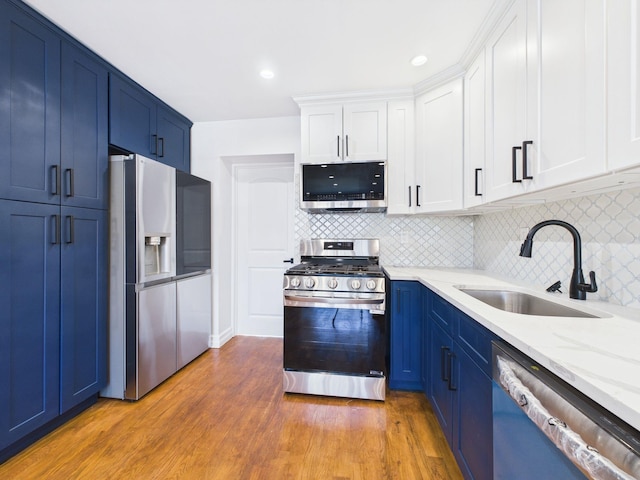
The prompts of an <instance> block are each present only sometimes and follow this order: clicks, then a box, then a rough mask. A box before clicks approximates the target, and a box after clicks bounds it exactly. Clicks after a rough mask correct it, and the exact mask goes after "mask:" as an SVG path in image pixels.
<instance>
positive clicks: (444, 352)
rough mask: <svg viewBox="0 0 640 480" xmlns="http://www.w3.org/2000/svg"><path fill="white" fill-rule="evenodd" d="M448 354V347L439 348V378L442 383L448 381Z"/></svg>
mask: <svg viewBox="0 0 640 480" xmlns="http://www.w3.org/2000/svg"><path fill="white" fill-rule="evenodd" d="M448 352H449V347H445V346H444V345H443V346H441V347H440V378H441V379H442V381H443V382H448V381H449V372H448V370H447V357H448Z"/></svg>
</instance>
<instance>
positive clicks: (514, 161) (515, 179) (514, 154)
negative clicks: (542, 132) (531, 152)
mask: <svg viewBox="0 0 640 480" xmlns="http://www.w3.org/2000/svg"><path fill="white" fill-rule="evenodd" d="M518 150H522V147H519V146H516V147H511V181H512V182H513V183H521V182H522V180H518V175H517V174H516V168H517V159H516V157H517V152H518Z"/></svg>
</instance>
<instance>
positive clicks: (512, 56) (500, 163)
mask: <svg viewBox="0 0 640 480" xmlns="http://www.w3.org/2000/svg"><path fill="white" fill-rule="evenodd" d="M486 55H487V73H488V81H489V90H488V99H487V100H488V104H487V110H488V111H487V118H488V122H487V157H486V161H485V168H486V171H485V187H486V195H485V196H486V198H485V200H486V201H493V200H499V199H502V198H507V197H511V196H514V195H518V194H521V193H523V192H524V191H525V186H526V185H527V183H529V182H528V181H527V180H524V181H523V180H522V163H521V162H522V151H521V148H522V146H521V145H522V142H523V141H524V140H525V139H526V138H525V135H526V124H525V120H526V105H527V2H526V0H516V2H515V3H514V4H513V6H512V7H511V8H510V9H509V11H508V12H507V13H506V15H505V17H504V18H503V19H502V21H501V23H500V25H499V26H498V27H497V29H496V31H495V32H494V34H493V35H492V37H491V38H490V39H489V42H488V43H487V47H486Z"/></svg>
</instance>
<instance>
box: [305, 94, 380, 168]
mask: <svg viewBox="0 0 640 480" xmlns="http://www.w3.org/2000/svg"><path fill="white" fill-rule="evenodd" d="M300 123H301V125H302V139H301V147H302V163H330V162H341V161H351V162H359V161H369V160H386V159H387V102H372V103H348V104H345V105H344V106H343V105H336V104H328V105H314V106H308V107H303V108H302V112H301V119H300Z"/></svg>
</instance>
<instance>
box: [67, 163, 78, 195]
mask: <svg viewBox="0 0 640 480" xmlns="http://www.w3.org/2000/svg"><path fill="white" fill-rule="evenodd" d="M66 173H67V197H73V196H75V191H76V188H75V183H76V182H75V173H74V171H73V168H67V170H66Z"/></svg>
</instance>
